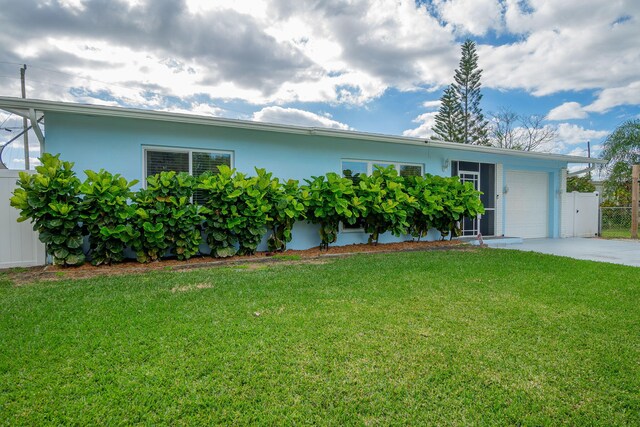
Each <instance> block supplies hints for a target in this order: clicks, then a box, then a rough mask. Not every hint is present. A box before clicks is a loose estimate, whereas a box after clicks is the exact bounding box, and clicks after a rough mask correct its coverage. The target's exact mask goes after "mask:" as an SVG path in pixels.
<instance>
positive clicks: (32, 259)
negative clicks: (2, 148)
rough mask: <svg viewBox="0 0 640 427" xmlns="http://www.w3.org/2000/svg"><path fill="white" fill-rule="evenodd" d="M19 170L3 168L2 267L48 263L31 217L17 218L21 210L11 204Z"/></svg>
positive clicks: (0, 207)
mask: <svg viewBox="0 0 640 427" xmlns="http://www.w3.org/2000/svg"><path fill="white" fill-rule="evenodd" d="M17 180H18V171H14V170H5V169H2V170H0V268H8V267H30V266H35V265H44V264H45V250H44V245H43V244H42V243H41V242H40V241H39V240H38V234H37V233H36V232H35V231H33V228H32V224H31V223H30V222H29V221H25V222H20V223H19V222H17V219H18V210H17V209H15V208H12V207H11V205H9V199H10V198H11V195H12V193H13V190H14V189H15V188H16V181H17Z"/></svg>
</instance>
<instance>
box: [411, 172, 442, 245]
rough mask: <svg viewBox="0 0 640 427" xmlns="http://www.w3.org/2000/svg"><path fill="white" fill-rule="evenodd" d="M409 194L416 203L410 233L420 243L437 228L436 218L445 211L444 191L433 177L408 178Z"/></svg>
mask: <svg viewBox="0 0 640 427" xmlns="http://www.w3.org/2000/svg"><path fill="white" fill-rule="evenodd" d="M405 185H406V187H407V193H408V194H409V195H411V196H412V197H413V198H414V200H415V202H414V204H413V209H412V210H411V218H410V221H409V224H410V227H409V233H410V234H411V235H412V236H413V237H416V238H417V239H418V241H420V238H422V237H425V236H426V235H427V233H428V232H429V230H431V229H432V228H435V227H436V218H438V217H440V216H441V213H442V212H443V211H444V207H443V206H442V197H443V194H442V191H441V189H440V188H438V187H437V183H435V182H434V181H433V179H432V176H431V175H429V174H427V175H425V176H408V177H406V178H405Z"/></svg>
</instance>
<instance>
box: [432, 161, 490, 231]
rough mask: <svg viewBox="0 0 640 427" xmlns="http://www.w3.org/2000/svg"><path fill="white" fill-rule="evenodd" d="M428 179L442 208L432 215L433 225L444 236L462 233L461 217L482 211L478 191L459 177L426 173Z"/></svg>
mask: <svg viewBox="0 0 640 427" xmlns="http://www.w3.org/2000/svg"><path fill="white" fill-rule="evenodd" d="M426 178H427V179H429V180H430V183H431V191H432V192H433V193H434V194H435V195H436V197H439V199H440V201H439V203H440V206H441V207H442V210H437V211H436V212H435V214H434V215H433V227H434V228H435V229H437V230H438V231H439V232H440V235H441V237H442V239H443V240H444V239H445V237H447V236H449V237H450V238H451V237H458V236H460V235H461V234H462V230H461V224H462V220H463V218H465V217H466V218H475V217H476V216H478V214H482V213H484V206H482V202H481V201H480V194H481V193H480V192H479V191H477V190H475V189H474V188H473V185H472V184H471V183H470V182H464V183H463V182H461V181H460V178H458V177H457V176H454V177H442V176H437V175H429V174H427V175H426Z"/></svg>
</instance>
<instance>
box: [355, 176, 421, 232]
mask: <svg viewBox="0 0 640 427" xmlns="http://www.w3.org/2000/svg"><path fill="white" fill-rule="evenodd" d="M354 192H355V197H354V198H353V205H354V207H356V208H357V209H358V210H359V211H360V213H359V215H360V217H361V218H362V220H363V226H364V230H365V231H366V232H367V233H369V243H376V244H377V243H378V239H379V237H380V234H382V233H385V232H387V231H390V232H391V233H393V234H394V235H395V236H401V235H403V234H407V232H408V229H409V222H408V218H407V216H408V215H409V214H410V213H411V212H412V210H413V204H414V203H415V198H414V197H413V196H411V195H409V194H407V192H406V191H405V185H404V179H403V178H402V177H401V176H399V175H398V172H397V171H396V168H395V167H394V166H388V167H386V168H382V167H379V166H376V167H375V169H374V171H373V173H372V174H371V175H370V176H366V175H364V174H362V175H360V180H359V182H358V184H357V185H356V186H354Z"/></svg>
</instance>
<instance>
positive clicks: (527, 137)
mask: <svg viewBox="0 0 640 427" xmlns="http://www.w3.org/2000/svg"><path fill="white" fill-rule="evenodd" d="M544 120H545V116H542V115H538V114H533V115H529V116H527V115H521V114H517V113H515V112H514V111H513V110H511V109H509V108H501V109H500V110H498V111H497V112H495V113H492V114H491V123H490V125H489V140H490V143H491V145H493V146H494V147H499V148H509V149H513V150H522V151H533V150H535V149H536V148H538V147H540V146H542V145H544V144H547V143H549V142H552V141H553V140H555V139H556V138H557V136H558V131H557V128H556V127H555V126H551V125H546V124H544Z"/></svg>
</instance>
